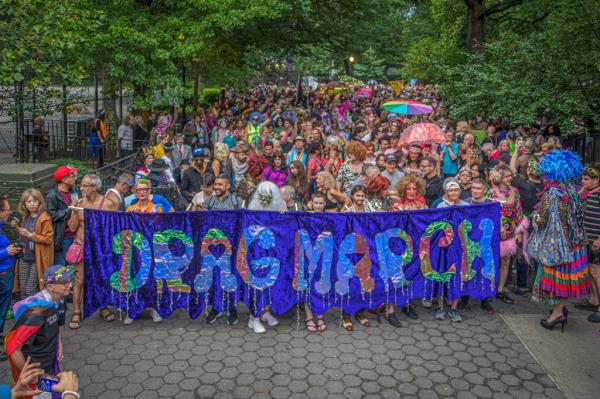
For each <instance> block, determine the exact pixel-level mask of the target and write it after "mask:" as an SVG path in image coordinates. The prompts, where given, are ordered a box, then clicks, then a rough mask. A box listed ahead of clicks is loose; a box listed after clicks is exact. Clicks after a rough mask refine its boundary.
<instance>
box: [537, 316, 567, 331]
mask: <svg viewBox="0 0 600 399" xmlns="http://www.w3.org/2000/svg"><path fill="white" fill-rule="evenodd" d="M566 323H567V316H565V315H564V314H563V315H562V316H560V317H557V318H556V319H554V320H553V321H550V322H549V321H548V320H546V319H542V320H540V324H541V325H542V327H544V328H545V329H546V330H550V331H552V330H554V327H556V325H557V324H560V325H561V329H560V332H561V333H564V332H565V324H566Z"/></svg>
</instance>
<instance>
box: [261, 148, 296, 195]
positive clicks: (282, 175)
mask: <svg viewBox="0 0 600 399" xmlns="http://www.w3.org/2000/svg"><path fill="white" fill-rule="evenodd" d="M289 174H290V170H289V169H288V167H287V165H286V164H285V157H284V156H283V153H282V152H281V151H277V152H275V153H274V154H273V162H272V163H270V164H268V165H267V166H266V167H265V170H264V171H263V179H264V180H267V181H270V182H273V183H275V184H276V185H277V187H280V188H281V187H283V186H284V185H285V180H286V179H287V177H288V176H289Z"/></svg>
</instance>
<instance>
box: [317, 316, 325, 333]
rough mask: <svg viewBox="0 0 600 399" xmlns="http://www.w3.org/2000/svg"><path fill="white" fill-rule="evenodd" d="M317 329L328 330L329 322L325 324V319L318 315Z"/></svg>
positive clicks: (320, 330)
mask: <svg viewBox="0 0 600 399" xmlns="http://www.w3.org/2000/svg"><path fill="white" fill-rule="evenodd" d="M317 330H318V331H319V332H323V331H325V330H327V324H325V319H323V318H322V317H317Z"/></svg>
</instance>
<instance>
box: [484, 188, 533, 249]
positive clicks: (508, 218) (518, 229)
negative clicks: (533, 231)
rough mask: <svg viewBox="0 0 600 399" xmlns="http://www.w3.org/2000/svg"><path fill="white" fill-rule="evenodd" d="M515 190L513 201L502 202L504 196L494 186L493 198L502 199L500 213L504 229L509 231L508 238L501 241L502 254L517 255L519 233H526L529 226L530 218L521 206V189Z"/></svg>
mask: <svg viewBox="0 0 600 399" xmlns="http://www.w3.org/2000/svg"><path fill="white" fill-rule="evenodd" d="M512 190H513V191H514V195H513V201H512V202H508V201H504V202H502V201H501V199H502V196H501V195H500V191H499V190H498V189H497V188H492V190H491V191H492V199H493V200H495V201H500V202H501V205H500V215H501V217H502V219H501V220H502V229H503V230H504V231H505V232H506V233H507V238H506V239H504V240H501V241H500V256H501V257H505V256H513V255H516V253H517V250H518V249H519V247H518V245H517V240H516V237H517V234H526V233H527V229H528V228H529V219H528V218H527V217H526V216H525V214H523V208H522V206H521V195H520V194H519V190H517V189H514V188H513V189H512Z"/></svg>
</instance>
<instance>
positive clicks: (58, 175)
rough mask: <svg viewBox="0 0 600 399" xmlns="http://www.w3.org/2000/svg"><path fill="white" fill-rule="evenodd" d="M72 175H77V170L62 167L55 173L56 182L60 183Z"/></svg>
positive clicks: (66, 166) (65, 166)
mask: <svg viewBox="0 0 600 399" xmlns="http://www.w3.org/2000/svg"><path fill="white" fill-rule="evenodd" d="M71 173H77V168H73V167H71V166H68V165H61V166H59V167H58V168H57V169H56V170H55V171H54V180H55V181H56V182H57V183H60V182H61V181H62V180H63V179H64V178H65V177H67V176H68V175H69V174H71Z"/></svg>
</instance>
